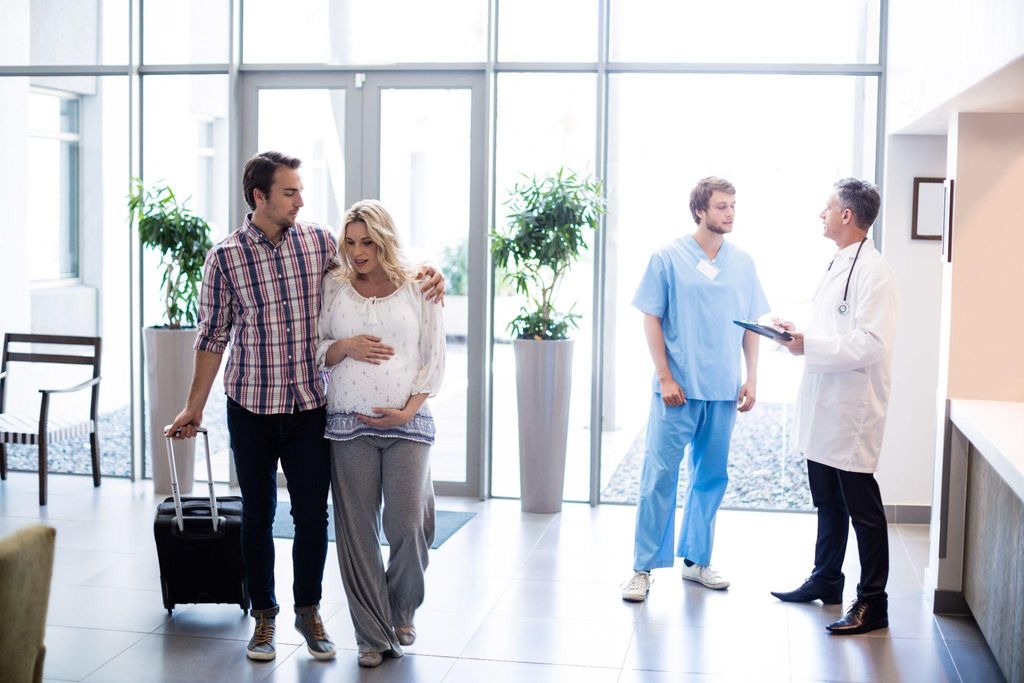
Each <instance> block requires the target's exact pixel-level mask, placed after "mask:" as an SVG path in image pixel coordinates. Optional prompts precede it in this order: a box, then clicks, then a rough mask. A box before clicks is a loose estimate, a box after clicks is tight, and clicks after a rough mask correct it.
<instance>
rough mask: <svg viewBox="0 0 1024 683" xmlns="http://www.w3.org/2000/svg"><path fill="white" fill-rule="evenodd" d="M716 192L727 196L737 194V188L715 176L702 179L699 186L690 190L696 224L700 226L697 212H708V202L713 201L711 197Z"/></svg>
mask: <svg viewBox="0 0 1024 683" xmlns="http://www.w3.org/2000/svg"><path fill="white" fill-rule="evenodd" d="M715 190H718V191H719V192H724V193H726V194H736V188H735V187H733V185H732V183H730V182H729V181H728V180H725V179H724V178H716V177H715V176H713V175H712V176H708V177H707V178H701V179H700V180H699V181H698V182H697V185H696V186H694V188H693V189H692V190H690V213H691V214H692V215H693V222H694V223H697V224H698V225H700V216H698V215H697V212H698V211H707V210H708V202H709V201H711V195H712V194H713V193H714V191H715Z"/></svg>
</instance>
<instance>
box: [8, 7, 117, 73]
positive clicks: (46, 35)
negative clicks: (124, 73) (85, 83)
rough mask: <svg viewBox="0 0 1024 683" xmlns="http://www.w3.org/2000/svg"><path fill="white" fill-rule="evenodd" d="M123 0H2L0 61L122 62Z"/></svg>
mask: <svg viewBox="0 0 1024 683" xmlns="http://www.w3.org/2000/svg"><path fill="white" fill-rule="evenodd" d="M127 63H128V0H3V2H0V64H12V65H22V64H127Z"/></svg>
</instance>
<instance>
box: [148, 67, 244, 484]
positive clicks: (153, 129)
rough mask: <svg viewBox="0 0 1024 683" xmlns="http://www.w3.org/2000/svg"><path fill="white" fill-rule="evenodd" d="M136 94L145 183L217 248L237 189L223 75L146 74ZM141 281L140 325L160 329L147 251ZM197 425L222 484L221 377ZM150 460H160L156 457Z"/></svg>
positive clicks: (152, 262) (228, 226)
mask: <svg viewBox="0 0 1024 683" xmlns="http://www.w3.org/2000/svg"><path fill="white" fill-rule="evenodd" d="M142 92H143V103H142V106H143V121H142V129H143V139H142V158H143V166H142V175H143V179H144V180H145V182H146V184H147V185H148V186H150V187H152V186H153V185H156V184H161V185H163V184H166V185H168V186H170V187H171V188H172V189H173V190H174V193H175V194H176V195H177V197H178V199H179V200H185V201H186V206H188V208H190V209H191V210H192V211H193V212H194V213H195V214H197V215H199V216H201V217H202V218H204V219H206V221H207V222H208V223H210V226H211V228H212V234H211V239H212V240H213V242H214V243H215V244H216V243H217V242H218V241H220V240H221V239H223V238H224V237H225V236H227V234H228V233H229V232H231V231H232V230H234V229H235V228H236V227H237V225H236V223H237V222H238V218H237V217H229V216H228V200H229V198H230V196H231V193H232V192H236V191H239V190H235V189H234V188H229V187H228V141H229V135H230V133H231V131H230V129H229V126H228V118H227V112H228V77H227V76H226V75H204V76H146V77H145V78H144V80H143V87H142ZM142 283H143V286H142V294H143V321H142V322H143V325H160V324H163V323H165V322H166V321H165V320H164V305H163V299H162V297H161V292H160V274H159V257H158V255H157V254H156V253H154V252H152V251H147V252H146V253H145V254H144V256H143V272H142ZM222 370H223V366H222ZM186 371H187V372H191V368H188V369H187V370H186ZM184 398H185V397H182V401H183V402H184ZM203 420H204V422H205V423H206V424H207V425H208V426H209V427H210V448H211V455H212V456H213V465H214V472H213V475H214V479H217V480H221V481H226V480H227V478H228V458H229V451H228V442H227V428H226V426H225V406H224V391H223V381H222V379H221V377H220V376H218V377H217V379H216V380H215V382H214V386H213V391H211V392H210V399H209V401H208V402H207V406H206V411H205V413H204V415H203ZM147 424H148V422H147ZM149 446H150V444H149V439H146V445H145V448H146V451H147V452H146V457H147V460H146V473H147V474H149V475H151V474H152V472H153V469H152V457H153V455H154V454H153V453H151V452H149ZM198 450H199V449H197V451H198ZM156 457H161V458H163V457H166V455H165V453H164V452H163V451H161V452H159V453H156ZM195 472H196V477H197V479H198V478H202V479H205V478H206V467H205V464H202V463H199V466H198V467H196V468H195Z"/></svg>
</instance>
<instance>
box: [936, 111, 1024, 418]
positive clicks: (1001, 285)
mask: <svg viewBox="0 0 1024 683" xmlns="http://www.w3.org/2000/svg"><path fill="white" fill-rule="evenodd" d="M947 177H950V178H954V179H955V182H956V188H955V193H954V205H953V206H954V211H953V226H954V227H953V263H952V266H951V267H949V268H948V272H947V273H946V275H947V278H948V282H947V286H948V288H949V299H948V316H949V327H948V335H949V337H948V348H949V355H948V369H947V371H948V377H947V384H946V390H947V395H948V396H949V397H951V398H972V399H988V400H1000V401H1022V400H1024V353H1021V348H1022V347H1024V303H1022V301H1024V300H1022V296H1024V259H1022V256H1021V255H1022V254H1024V215H1022V214H1021V212H1020V208H1019V207H1020V201H1021V198H1022V196H1024V114H972V113H961V114H958V115H956V116H955V117H954V118H953V121H952V122H951V125H950V135H949V147H948V152H947Z"/></svg>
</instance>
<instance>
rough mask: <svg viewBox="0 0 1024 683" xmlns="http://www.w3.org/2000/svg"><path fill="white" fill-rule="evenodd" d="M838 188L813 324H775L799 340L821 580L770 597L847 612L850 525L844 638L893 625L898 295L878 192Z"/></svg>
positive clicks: (802, 447) (827, 217)
mask: <svg viewBox="0 0 1024 683" xmlns="http://www.w3.org/2000/svg"><path fill="white" fill-rule="evenodd" d="M834 188H835V189H834V192H833V193H832V194H831V195H830V196H829V198H828V203H827V204H826V206H825V209H824V210H823V211H822V212H821V219H822V221H823V222H824V234H825V237H827V238H828V239H830V240H832V241H833V242H835V243H836V247H838V249H839V251H838V252H837V253H836V255H835V257H834V258H833V260H832V262H831V263H830V264H829V268H828V271H827V272H826V273H825V276H824V278H823V280H822V282H821V284H820V285H819V286H818V291H817V293H816V294H815V296H814V307H813V314H812V317H811V322H810V324H809V325H808V327H807V329H806V330H803V331H797V330H796V329H795V327H794V326H793V324H792V323H790V322H788V321H776V322H777V323H778V324H779V325H780V326H782V327H783V328H784V329H786V330H788V331H790V332H791V334H792V336H793V340H792V341H789V342H781V343H782V344H783V345H784V346H785V347H786V348H787V349H789V351H790V353H793V354H794V355H798V356H800V355H802V356H803V357H804V373H803V379H802V381H801V384H800V395H799V397H798V399H797V409H796V422H795V426H794V428H793V433H794V442H795V448H796V449H797V450H799V451H800V452H801V453H802V454H803V456H804V457H805V458H806V459H807V477H808V480H809V483H810V489H811V498H812V500H813V502H814V506H815V508H817V511H818V538H817V543H816V545H815V550H814V570H813V571H812V572H811V576H810V577H809V578H808V579H807V580H806V581H805V582H804V583H803V585H801V586H800V587H799V588H797V589H796V590H793V591H788V592H772V595H774V596H775V597H777V598H779V599H780V600H784V601H787V602H810V601H812V600H821V601H822V602H823V603H825V604H839V603H840V602H842V597H843V586H844V583H845V577H844V576H843V572H842V567H843V558H844V556H845V555H846V542H847V537H848V535H849V528H850V521H851V520H852V521H853V529H854V531H855V533H856V535H857V550H858V552H859V555H860V566H861V575H860V582H859V583H858V584H857V599H856V600H855V601H854V603H853V604H852V606H851V607H850V609H849V611H847V613H846V615H845V616H844V617H843V618H842V619H840V620H839V621H836V622H834V623H832V624H829V625H828V626H827V628H828V630H829V632H830V633H832V634H834V635H844V634H854V633H866V632H868V631H872V630H875V629H878V628H885V627H887V626H888V625H889V616H888V596H887V595H886V592H885V585H886V582H887V580H888V576H889V543H888V535H887V528H886V520H885V511H884V509H883V507H882V497H881V494H880V493H879V490H878V482H877V481H875V477H874V472H875V470H876V469H877V466H878V456H879V452H880V451H881V448H882V435H883V433H884V431H885V415H886V409H887V407H888V403H889V385H890V380H891V367H892V349H893V337H894V335H895V330H896V285H895V278H894V276H893V272H892V269H891V268H890V267H889V265H888V264H887V263H886V262H885V261H884V260H883V259H882V256H881V254H879V253H878V251H877V250H876V249H875V246H874V244H873V243H872V242H871V240H870V239H868V235H867V232H868V228H870V227H871V225H872V223H874V221H875V218H876V217H877V216H878V209H879V206H880V204H881V198H880V196H879V193H878V188H876V187H875V186H874V185H872V184H871V183H868V182H866V181H863V180H857V179H855V178H845V179H843V180H840V181H838V182H837V183H836V184H835V186H834Z"/></svg>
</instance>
